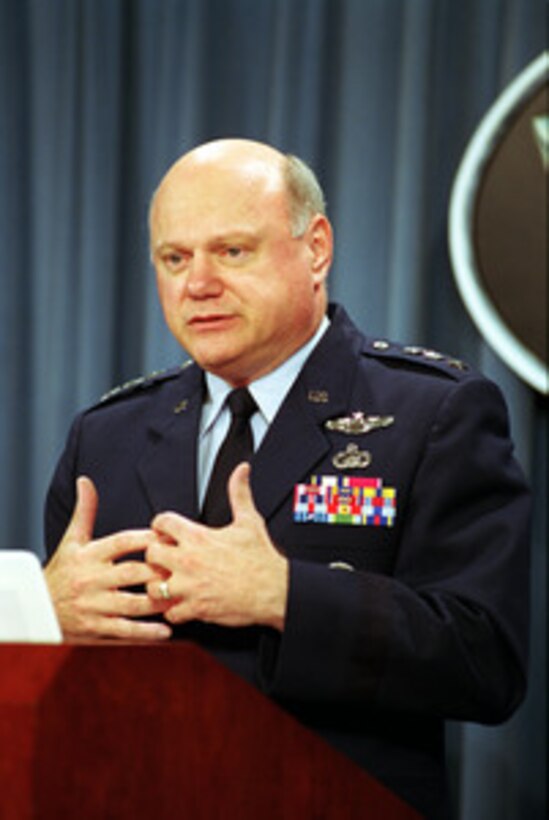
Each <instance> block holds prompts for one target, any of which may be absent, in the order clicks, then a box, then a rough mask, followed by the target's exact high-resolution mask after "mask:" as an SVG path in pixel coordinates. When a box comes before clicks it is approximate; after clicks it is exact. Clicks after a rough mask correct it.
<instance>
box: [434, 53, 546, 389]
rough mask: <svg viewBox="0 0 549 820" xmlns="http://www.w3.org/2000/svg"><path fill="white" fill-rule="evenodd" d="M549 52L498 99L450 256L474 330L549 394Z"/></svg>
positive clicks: (472, 157)
mask: <svg viewBox="0 0 549 820" xmlns="http://www.w3.org/2000/svg"><path fill="white" fill-rule="evenodd" d="M548 95H549V53H544V54H542V55H541V56H540V57H538V58H537V59H536V60H535V61H534V62H533V63H531V64H530V65H529V66H528V67H527V68H526V69H525V70H524V71H523V72H522V73H521V74H520V75H519V76H518V77H517V78H516V79H515V80H514V81H513V82H512V83H511V84H510V85H509V86H508V87H507V88H506V89H505V91H504V92H503V93H502V94H501V96H500V97H499V98H498V99H497V100H496V102H495V103H494V105H493V106H492V107H491V108H490V110H489V111H488V113H487V114H486V116H485V117H484V118H483V120H482V121H481V123H480V125H479V127H478V129H477V131H476V132H475V134H474V136H473V138H472V140H471V142H470V144H469V146H468V147H467V150H466V152H465V155H464V157H463V160H462V162H461V165H460V167H459V169H458V172H457V175H456V178H455V182H454V187H453V190H452V196H451V202H450V214H449V232H450V253H451V258H452V265H453V269H454V275H455V279H456V283H457V287H458V290H459V292H460V294H461V297H462V299H463V301H464V303H465V305H466V307H467V309H468V311H469V313H470V315H471V317H472V319H473V321H474V322H475V324H476V326H477V328H478V329H479V331H480V332H481V333H482V335H483V336H484V337H485V339H486V341H487V342H488V344H489V345H490V346H491V347H492V348H493V349H494V350H495V351H496V353H497V354H498V355H499V356H500V358H501V359H503V361H504V362H505V363H506V364H507V365H508V366H509V367H510V368H511V369H512V370H513V371H514V372H515V373H516V374H517V375H518V376H519V377H520V378H522V379H523V380H524V381H525V382H527V383H528V384H529V385H530V386H531V387H533V388H534V389H536V390H538V391H539V392H541V393H544V394H547V393H549V368H548V350H547V348H548V337H547V296H548V294H547V247H548V246H547V183H548V181H549V110H548V105H547V101H548Z"/></svg>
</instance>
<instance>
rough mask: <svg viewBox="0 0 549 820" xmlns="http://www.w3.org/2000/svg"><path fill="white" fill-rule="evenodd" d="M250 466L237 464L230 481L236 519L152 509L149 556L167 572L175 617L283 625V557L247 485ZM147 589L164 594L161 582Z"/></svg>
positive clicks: (233, 623) (285, 587) (171, 617)
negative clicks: (214, 521) (214, 522)
mask: <svg viewBox="0 0 549 820" xmlns="http://www.w3.org/2000/svg"><path fill="white" fill-rule="evenodd" d="M249 474H250V467H249V465H248V464H244V463H243V464H240V465H239V466H238V467H236V469H235V470H234V472H233V473H232V475H231V477H230V479H229V485H228V493H229V500H230V503H231V509H232V514H233V521H232V523H231V524H229V525H228V526H226V527H221V528H212V527H207V526H205V525H204V524H199V523H196V522H194V521H190V520H189V519H188V518H184V517H182V516H180V515H177V514H176V513H172V512H166V513H161V514H160V515H157V516H156V518H155V519H154V521H153V522H152V525H151V526H152V528H153V530H154V531H155V532H156V533H157V535H158V541H157V542H156V543H153V544H151V546H149V547H148V549H147V553H146V559H147V562H148V563H149V564H150V565H151V566H153V567H155V568H160V569H161V570H163V571H164V574H166V573H169V575H170V577H169V580H168V582H167V584H168V589H169V594H170V599H171V606H170V607H169V609H167V610H166V613H165V617H166V619H167V620H169V621H170V622H172V623H183V622H185V621H190V620H200V621H207V622H209V623H217V624H220V625H224V626H248V625H251V624H263V625H267V626H272V627H274V628H276V629H279V630H281V631H282V629H283V626H284V617H285V611H286V600H287V595H288V562H287V560H286V559H285V558H284V557H283V556H282V555H281V554H280V553H279V552H278V551H277V550H276V548H275V547H274V545H273V543H272V541H271V539H270V537H269V534H268V532H267V528H266V526H265V522H264V520H263V518H262V517H261V516H260V514H259V513H258V511H257V509H256V507H255V505H254V501H253V497H252V492H251V489H250V485H249ZM147 589H148V591H149V594H150V595H151V597H152V598H153V599H157V600H160V599H162V587H161V586H160V583H159V581H158V580H152V581H150V582H149V584H148V586H147Z"/></svg>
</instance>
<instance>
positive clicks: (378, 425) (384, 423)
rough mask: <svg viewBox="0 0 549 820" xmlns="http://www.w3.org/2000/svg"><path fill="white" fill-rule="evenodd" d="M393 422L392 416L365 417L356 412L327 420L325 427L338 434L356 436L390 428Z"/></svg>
mask: <svg viewBox="0 0 549 820" xmlns="http://www.w3.org/2000/svg"><path fill="white" fill-rule="evenodd" d="M394 420H395V417H394V416H365V415H364V413H361V412H357V413H352V415H350V416H342V417H341V418H339V419H329V420H328V421H327V422H326V425H325V426H326V428H327V429H328V430H337V432H338V433H346V434H347V435H349V436H357V435H361V434H364V433H370V432H372V430H381V429H383V428H384V427H390V426H391V424H392V423H393V422H394Z"/></svg>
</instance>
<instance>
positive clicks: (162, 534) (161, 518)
mask: <svg viewBox="0 0 549 820" xmlns="http://www.w3.org/2000/svg"><path fill="white" fill-rule="evenodd" d="M151 527H152V529H153V530H154V531H155V533H156V534H157V536H158V537H159V538H160V539H161V540H162V541H163V542H164V543H166V541H168V542H169V543H170V544H172V545H175V544H181V543H183V542H184V541H185V539H187V538H189V537H192V536H196V535H197V534H199V533H200V531H201V530H204V529H206V528H205V527H204V525H203V524H199V523H197V522H196V521H191V520H190V518H185V517H184V516H183V515H178V513H174V512H163V513H159V515H157V516H155V518H154V520H153V522H152V524H151ZM159 546H160V545H159ZM165 549H168V550H169V549H170V546H168V547H166V548H165Z"/></svg>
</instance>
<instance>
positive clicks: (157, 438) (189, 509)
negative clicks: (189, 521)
mask: <svg viewBox="0 0 549 820" xmlns="http://www.w3.org/2000/svg"><path fill="white" fill-rule="evenodd" d="M167 387H168V389H167V390H166V392H165V395H163V396H162V398H161V400H160V401H159V402H158V403H156V404H155V407H154V416H153V418H152V419H151V421H150V424H149V428H148V431H147V439H146V443H145V446H144V448H143V451H142V453H141V455H140V457H139V460H138V462H137V472H138V475H139V480H140V482H141V484H142V486H143V489H144V491H145V494H146V496H147V498H148V500H149V503H150V505H151V508H152V511H153V513H157V512H160V511H163V510H172V511H174V512H178V513H180V514H181V515H185V516H188V517H191V518H193V517H194V518H195V517H196V516H197V512H198V501H197V494H196V449H197V436H198V425H199V420H200V409H201V405H202V378H201V374H200V371H199V369H198V368H197V367H195V366H193V367H192V368H189V369H188V370H187V371H184V373H183V374H182V377H181V379H179V380H177V382H175V383H174V384H170V385H169V386H168V385H167Z"/></svg>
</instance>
